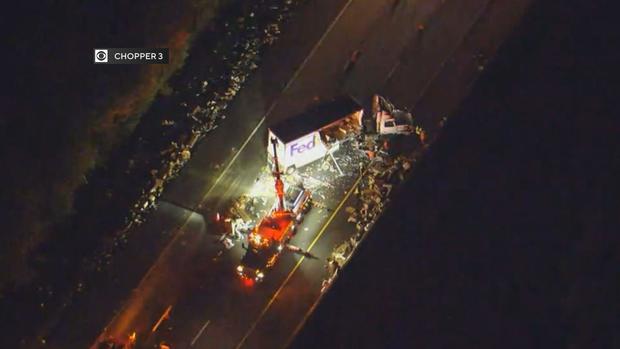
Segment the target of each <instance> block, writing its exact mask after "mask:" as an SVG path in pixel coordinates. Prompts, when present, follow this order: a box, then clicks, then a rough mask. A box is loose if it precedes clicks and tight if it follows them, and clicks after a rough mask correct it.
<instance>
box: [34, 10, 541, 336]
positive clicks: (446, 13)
mask: <svg viewBox="0 0 620 349" xmlns="http://www.w3.org/2000/svg"><path fill="white" fill-rule="evenodd" d="M528 2H529V1H526V0H523V1H516V2H508V1H488V0H477V1H470V2H468V3H467V4H463V3H460V2H459V3H458V4H457V2H449V3H444V2H443V1H439V0H437V1H430V0H429V1H422V0H419V1H397V2H395V1H372V0H358V1H315V2H310V3H308V4H306V5H304V7H302V8H301V10H300V12H299V14H298V15H297V17H295V22H294V23H292V24H291V25H290V28H289V29H287V31H285V32H284V36H283V38H282V40H281V41H280V42H279V43H278V44H277V45H276V46H275V47H274V48H273V49H272V50H271V51H270V52H268V53H267V55H266V57H265V58H264V60H263V63H262V65H261V67H260V68H259V70H258V72H257V73H256V75H255V76H254V77H253V78H252V79H251V80H250V82H249V83H248V85H246V87H244V88H243V90H242V91H241V93H240V94H239V95H238V97H237V99H236V100H235V101H234V103H233V105H232V106H231V107H230V109H229V113H228V119H227V120H226V122H225V123H224V124H223V126H222V127H220V128H218V130H216V132H214V133H213V136H211V137H210V138H208V139H206V140H205V141H203V142H202V143H201V144H200V145H199V146H198V149H197V151H196V152H195V153H194V154H193V157H192V160H191V161H190V163H189V164H188V166H187V168H186V169H184V172H183V173H182V175H181V176H180V177H179V179H178V180H177V181H176V182H174V183H173V184H172V186H171V188H169V189H168V191H167V192H166V193H165V195H164V200H163V202H162V204H161V205H160V208H159V209H158V210H157V211H156V212H155V213H154V214H153V215H151V216H150V217H149V221H148V222H147V223H146V224H144V225H143V226H142V227H140V228H139V229H138V230H137V231H136V232H135V233H134V238H133V241H134V242H133V243H130V246H129V247H128V248H127V250H126V252H125V253H124V254H123V255H122V256H119V257H118V258H117V260H116V261H115V264H114V265H112V268H111V271H110V273H109V275H108V279H107V280H102V285H101V287H100V288H98V289H91V290H88V291H89V292H88V295H86V296H85V297H83V298H82V299H80V300H79V301H78V302H77V303H75V304H73V305H71V306H70V307H69V309H68V311H67V313H66V314H64V315H63V316H62V317H60V318H58V319H56V321H55V322H54V323H52V324H50V326H49V327H48V328H46V329H43V330H42V331H41V336H42V337H45V338H46V340H47V343H48V346H47V347H51V348H55V347H58V348H67V347H86V346H88V345H89V344H92V343H93V341H94V340H95V338H97V332H102V333H101V336H106V335H108V334H114V335H127V334H129V333H131V332H132V331H137V332H139V333H141V334H144V333H149V332H151V331H152V329H153V326H154V325H155V324H156V323H157V322H158V319H160V317H161V316H162V314H164V312H165V311H166V309H168V307H171V311H170V316H169V317H167V318H165V319H164V320H163V321H162V322H161V324H160V326H158V327H157V329H156V331H155V332H154V333H153V334H152V335H151V338H148V340H149V341H152V342H157V341H159V340H166V341H169V342H170V343H171V344H172V347H173V348H178V347H197V348H207V347H217V348H235V347H247V348H262V347H280V346H283V345H285V344H286V343H287V342H288V341H289V340H290V339H291V336H292V335H293V334H294V333H295V330H296V329H297V328H298V327H299V326H300V324H301V323H303V321H304V319H305V318H306V317H307V315H308V313H309V311H310V310H311V309H312V307H313V306H314V305H315V304H316V302H317V300H318V299H319V296H320V291H319V290H320V283H321V281H322V279H323V277H324V269H323V262H322V260H324V258H325V257H326V256H327V255H328V254H329V253H330V252H331V249H332V248H333V246H334V244H336V243H339V242H341V241H342V239H341V237H342V236H343V235H341V234H342V233H344V231H345V230H346V229H347V228H348V225H347V224H346V222H345V215H344V214H343V213H342V212H341V211H340V208H342V207H346V206H347V203H346V200H349V198H348V197H347V196H346V195H344V196H343V197H340V198H337V199H336V200H333V201H331V202H326V203H325V205H326V206H328V207H330V208H332V211H323V212H321V211H320V210H313V211H311V213H310V214H309V216H308V217H307V218H306V220H305V221H304V225H303V226H302V227H301V231H302V232H304V234H299V235H298V237H297V238H296V239H297V240H295V241H293V243H294V244H295V245H298V246H300V247H302V248H303V249H309V248H310V250H311V252H312V253H313V254H314V255H316V256H317V257H318V260H314V259H306V258H303V257H301V256H299V255H294V254H288V255H285V258H283V259H282V260H280V261H279V263H278V264H277V266H276V268H274V270H272V272H270V273H269V274H268V277H267V279H266V281H265V282H264V283H263V284H261V285H257V287H253V288H244V287H243V285H242V284H240V283H239V280H238V279H237V278H236V277H235V275H234V268H235V266H236V264H237V263H238V261H239V259H240V258H241V252H242V250H241V249H240V248H239V247H236V248H233V249H232V250H230V251H226V252H224V253H222V254H221V255H220V256H219V257H218V258H216V259H215V260H214V257H216V256H218V254H219V252H220V251H221V245H219V244H216V243H214V242H213V240H215V236H213V235H212V234H210V232H209V231H207V230H206V225H205V221H204V217H203V216H201V215H200V214H195V213H192V212H191V210H187V209H186V208H196V207H199V205H200V207H199V208H197V209H196V210H197V211H198V212H199V213H204V214H205V215H207V217H209V216H210V215H211V214H214V212H216V211H217V210H218V209H220V208H223V207H224V206H225V205H226V204H227V203H228V202H229V200H230V199H232V198H234V197H236V196H238V195H239V194H240V193H243V192H244V191H246V190H248V189H249V186H250V185H251V183H252V182H253V181H254V179H255V177H256V173H257V172H258V171H259V169H260V168H261V167H262V166H263V165H264V163H265V156H266V155H265V146H266V144H265V143H266V132H265V124H266V121H267V122H271V121H274V120H279V119H283V118H286V117H287V116H290V115H292V114H294V113H297V112H299V111H301V110H303V109H304V108H306V107H307V106H308V105H309V104H310V103H312V102H313V100H315V99H316V98H317V97H318V98H320V99H321V98H328V97H331V96H333V95H336V94H339V93H342V92H346V93H350V94H352V95H353V96H355V97H357V98H359V99H360V100H361V101H362V102H365V101H364V100H365V99H368V98H369V96H370V95H372V93H374V92H375V91H380V92H383V93H384V94H385V95H387V96H388V97H389V98H391V99H392V101H393V102H395V103H396V104H397V105H398V104H400V105H405V106H408V107H409V108H411V109H412V110H414V111H415V110H416V108H417V106H418V104H424V103H426V104H424V105H425V109H424V111H423V115H422V117H424V118H425V120H427V121H426V123H427V124H428V125H429V126H432V125H435V124H437V122H438V121H439V119H440V117H441V116H442V115H443V114H441V113H438V112H433V111H434V110H436V109H434V106H436V105H441V108H443V109H440V110H441V112H448V111H449V110H445V109H446V108H449V107H450V106H451V107H452V108H455V107H456V104H458V101H459V97H460V96H461V95H459V94H457V93H456V92H455V93H452V94H451V95H450V96H448V97H451V98H452V99H449V100H442V99H440V98H439V97H440V96H441V92H446V91H453V90H454V91H460V93H461V94H462V93H465V92H463V91H466V90H467V88H468V86H469V84H470V83H471V82H472V81H474V80H475V77H476V69H475V68H476V65H475V64H474V65H472V64H471V63H472V61H471V54H470V51H472V50H474V47H476V49H477V46H483V47H485V49H487V50H488V51H487V52H488V53H487V54H489V55H491V54H492V53H493V52H492V49H493V48H496V47H497V45H499V42H501V40H502V38H503V37H505V36H506V35H507V34H508V33H509V32H510V29H511V28H512V26H513V25H514V23H513V22H514V21H516V20H518V17H519V14H520V13H521V12H522V10H523V8H524V7H525V5H526V4H527V3H528ZM490 4H491V5H490ZM507 9H508V11H507ZM316 13H322V14H324V16H321V18H317V17H318V16H316ZM497 18H501V20H497ZM481 19H485V21H483V23H482V24H485V25H486V26H485V27H484V28H483V29H480V28H477V26H480V25H481V21H480V20H481ZM511 21H512V22H511ZM418 23H423V24H424V25H425V29H424V30H423V31H419V30H418V29H417V28H416V25H417V24H418ZM310 24H312V25H310ZM308 28H311V29H308ZM474 29H476V30H475V32H476V33H477V35H479V36H480V38H478V39H477V40H469V41H468V40H467V39H466V38H467V36H468V35H472V31H474ZM302 38H303V39H302ZM464 44H468V45H465V46H466V47H467V49H461V48H462V47H465V46H464ZM485 45H486V46H489V48H486V46H485ZM356 49H359V50H361V51H362V55H361V57H360V59H359V61H358V62H357V63H356V65H355V67H354V69H353V70H352V71H351V72H349V73H348V74H345V72H344V69H343V68H344V65H345V64H346V62H347V60H348V58H349V56H350V54H351V52H352V51H354V50H356ZM458 55H461V56H458ZM454 57H461V58H460V60H455V61H451V60H452V59H454ZM450 62H453V63H454V64H449V63H450ZM447 63H448V64H447ZM457 63H458V64H457ZM454 67H458V68H459V69H460V70H459V71H460V72H461V73H460V74H456V75H455V74H449V73H446V71H447V69H450V68H454ZM472 67H473V69H472ZM465 68H467V69H465ZM445 75H447V77H457V78H459V80H458V81H456V83H455V82H454V81H452V80H449V79H447V77H446V76H445ZM441 79H443V80H441ZM438 81H440V82H441V84H439V83H438ZM427 96H432V97H433V98H431V97H428V98H427ZM423 97H424V98H423ZM444 97H445V95H444ZM440 102H441V103H440ZM233 148H234V149H233ZM214 164H218V165H219V166H214ZM343 194H344V193H343ZM179 227H181V228H179ZM305 228H308V229H307V230H306V229H305ZM136 280H139V282H138V281H136ZM132 281H133V282H132ZM135 285H137V287H135V289H134V291H133V292H131V293H130V292H129V290H128V288H130V287H134V286H135ZM122 299H125V300H124V301H120V300H122ZM119 302H120V303H119ZM115 308H116V309H118V310H117V311H115V312H112V309H115ZM84 314H88V316H84ZM106 324H107V325H106ZM97 326H99V327H98V329H97V330H95V328H97ZM104 326H105V329H104V330H103V331H101V330H102V327H104ZM33 346H34V345H33Z"/></svg>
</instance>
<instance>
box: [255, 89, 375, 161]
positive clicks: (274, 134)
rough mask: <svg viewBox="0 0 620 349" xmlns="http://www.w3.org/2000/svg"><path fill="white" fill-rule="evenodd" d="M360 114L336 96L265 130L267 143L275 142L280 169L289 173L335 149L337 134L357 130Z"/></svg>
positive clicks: (348, 100) (349, 101)
mask: <svg viewBox="0 0 620 349" xmlns="http://www.w3.org/2000/svg"><path fill="white" fill-rule="evenodd" d="M362 115H363V108H362V107H361V105H359V104H358V103H357V102H356V101H354V100H353V99H352V98H351V97H348V96H342V97H338V98H335V99H332V100H330V101H327V102H324V103H321V104H318V105H315V106H314V107H311V108H309V109H308V110H306V111H305V112H303V113H301V114H299V115H297V116H294V117H292V118H288V119H286V120H284V121H282V122H279V123H277V124H275V125H272V126H270V127H268V140H271V139H276V152H277V155H278V161H279V163H280V166H281V167H282V169H283V170H285V171H291V170H294V169H296V168H300V167H303V166H305V165H307V164H310V163H312V162H314V161H316V160H318V159H321V158H323V157H325V156H326V155H328V154H329V153H330V152H333V151H335V150H337V149H338V146H339V139H338V134H342V135H346V134H347V132H356V131H359V130H361V125H362ZM268 144H270V143H268ZM271 153H272V151H268V152H267V154H268V159H269V161H270V162H272V161H273V159H272V158H273V154H271Z"/></svg>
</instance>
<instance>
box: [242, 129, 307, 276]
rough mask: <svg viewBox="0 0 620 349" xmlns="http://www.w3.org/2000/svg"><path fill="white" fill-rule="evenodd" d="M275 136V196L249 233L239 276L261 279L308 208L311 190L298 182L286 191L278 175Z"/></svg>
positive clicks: (273, 142) (274, 141) (273, 141)
mask: <svg viewBox="0 0 620 349" xmlns="http://www.w3.org/2000/svg"><path fill="white" fill-rule="evenodd" d="M276 142H277V140H275V139H272V140H271V143H272V145H273V152H274V164H275V171H274V173H273V174H274V177H275V189H276V195H277V198H278V200H277V201H276V204H275V205H274V207H273V208H272V209H271V211H270V212H269V213H268V214H267V215H266V216H265V217H263V219H262V220H261V221H260V222H259V223H258V224H257V225H256V226H255V227H254V229H253V230H252V232H251V233H250V234H249V236H248V247H247V249H246V252H245V255H244V256H243V258H242V259H241V263H240V264H239V266H237V274H239V276H240V277H241V278H242V279H245V280H249V281H251V282H260V281H262V280H263V278H264V277H265V274H264V273H265V272H266V270H268V269H270V268H271V267H273V266H274V264H275V263H276V261H277V260H278V257H279V256H280V253H281V252H282V250H283V249H284V246H285V245H286V244H287V243H288V241H289V240H290V239H291V237H292V236H293V234H294V233H295V230H296V228H297V225H298V224H299V223H301V220H302V219H303V217H304V214H305V213H306V212H307V211H308V210H309V209H310V206H311V200H312V199H311V194H310V191H309V190H307V189H305V188H303V187H301V186H291V187H290V188H288V189H287V190H286V192H285V190H284V182H282V179H281V178H280V175H281V173H280V167H279V165H278V158H277V152H276Z"/></svg>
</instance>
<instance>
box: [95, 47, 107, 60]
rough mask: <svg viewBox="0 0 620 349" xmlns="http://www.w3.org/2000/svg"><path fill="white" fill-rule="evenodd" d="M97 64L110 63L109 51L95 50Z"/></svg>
mask: <svg viewBox="0 0 620 349" xmlns="http://www.w3.org/2000/svg"><path fill="white" fill-rule="evenodd" d="M95 63H108V50H107V49H104V48H103V49H97V48H96V49H95Z"/></svg>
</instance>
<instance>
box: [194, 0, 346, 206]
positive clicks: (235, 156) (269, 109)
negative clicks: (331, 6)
mask: <svg viewBox="0 0 620 349" xmlns="http://www.w3.org/2000/svg"><path fill="white" fill-rule="evenodd" d="M352 1H353V0H348V1H347V3H346V4H345V5H344V6H343V7H342V9H341V10H340V12H339V13H338V15H337V16H336V18H334V20H333V21H332V22H331V23H330V24H329V26H328V27H327V29H326V30H325V32H324V33H323V35H322V36H321V37H320V38H319V41H317V43H316V44H314V46H313V47H312V49H311V50H310V52H309V53H308V55H306V57H305V58H304V60H303V61H302V62H301V64H300V65H299V67H298V68H297V69H296V70H295V72H293V76H292V77H291V78H290V79H289V80H288V82H287V83H286V85H284V88H283V89H282V91H280V95H282V94H283V93H284V92H286V90H288V88H289V87H290V86H291V84H292V83H293V81H295V79H297V76H299V73H300V72H301V70H302V69H303V68H305V66H306V64H308V61H309V60H310V58H311V57H312V56H314V53H315V52H316V50H317V49H318V48H319V46H321V44H322V43H323V41H324V40H325V38H326V37H327V35H328V34H329V33H330V32H331V31H332V29H333V28H334V26H335V25H336V22H338V20H339V19H340V17H342V15H343V14H344V12H345V11H346V9H347V8H348V7H349V5H350V4H351V2H352ZM279 99H280V98H276V100H274V101H273V103H271V105H270V106H269V108H268V109H267V111H266V112H265V115H264V116H263V117H262V118H261V119H260V121H259V122H258V124H257V125H256V127H254V130H252V133H251V134H250V136H249V137H248V138H247V139H246V140H245V142H243V144H242V145H241V147H239V151H237V152H236V153H235V155H234V156H233V158H232V159H231V160H230V162H229V163H228V165H227V166H226V167H225V168H224V170H223V171H222V173H220V175H219V176H218V177H217V178H216V180H215V183H213V185H212V186H211V188H210V189H209V190H208V191H207V193H206V194H205V195H204V196H203V199H202V201H204V200H205V198H206V197H207V196H208V195H209V194H210V193H211V192H212V191H213V189H214V188H215V186H216V185H217V184H218V183H219V182H220V181H221V180H222V178H224V175H225V174H226V172H228V170H229V169H230V167H231V166H232V164H233V163H234V162H235V160H237V157H238V156H239V154H241V152H242V151H243V149H244V148H245V147H246V146H247V144H248V143H249V142H250V140H251V139H252V138H253V137H254V134H256V132H257V131H258V129H259V128H260V127H261V126H262V125H263V124H264V123H265V120H266V119H267V117H268V116H269V115H270V114H271V112H272V111H273V109H274V108H275V106H276V105H277V104H278V100H279Z"/></svg>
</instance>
